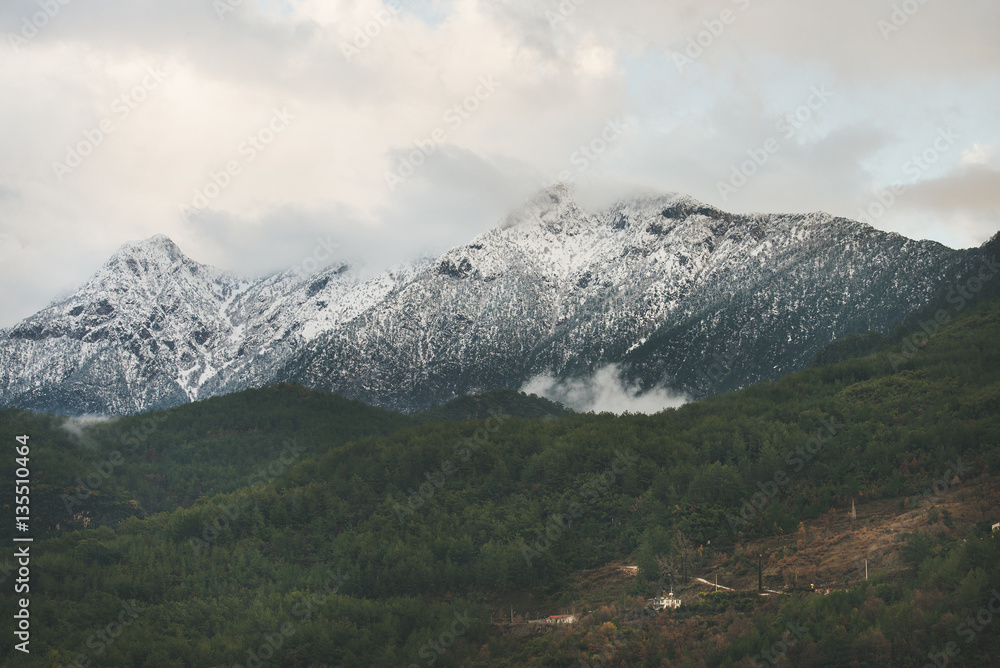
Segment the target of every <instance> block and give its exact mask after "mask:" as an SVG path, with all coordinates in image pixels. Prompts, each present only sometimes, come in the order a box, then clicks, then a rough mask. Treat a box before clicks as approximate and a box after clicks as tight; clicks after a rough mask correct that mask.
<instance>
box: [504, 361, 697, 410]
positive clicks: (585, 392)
mask: <svg viewBox="0 0 1000 668" xmlns="http://www.w3.org/2000/svg"><path fill="white" fill-rule="evenodd" d="M521 391H522V392H525V393H527V394H536V395H538V396H541V397H545V398H546V399H551V400H552V401H558V402H559V403H561V404H563V405H565V406H569V407H570V408H572V409H573V410H575V411H578V412H583V413H586V412H594V413H604V412H608V413H615V414H617V415H621V414H622V413H626V412H628V413H646V414H652V413H658V412H660V411H662V410H664V409H667V408H677V407H678V406H683V405H684V404H686V403H687V402H688V401H690V400H689V399H688V398H687V397H685V396H683V395H679V394H677V393H675V392H673V391H671V390H669V389H667V388H665V387H654V388H653V389H651V390H647V391H645V392H644V391H642V389H641V388H639V387H638V386H637V385H633V384H631V383H629V382H628V381H627V380H625V378H624V376H623V375H622V372H621V368H620V367H619V366H618V365H617V364H609V365H607V366H604V367H601V368H600V369H598V370H597V371H595V372H594V374H593V375H592V376H589V377H583V378H568V379H563V380H559V379H556V378H554V377H552V376H549V375H544V374H543V375H539V376H536V377H535V378H532V379H531V380H529V381H528V382H527V383H525V384H524V386H523V387H522V388H521Z"/></svg>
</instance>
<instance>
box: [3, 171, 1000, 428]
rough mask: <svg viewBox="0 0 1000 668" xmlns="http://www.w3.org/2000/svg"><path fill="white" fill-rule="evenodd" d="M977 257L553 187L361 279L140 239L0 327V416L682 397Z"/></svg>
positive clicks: (814, 344) (897, 299)
mask: <svg viewBox="0 0 1000 668" xmlns="http://www.w3.org/2000/svg"><path fill="white" fill-rule="evenodd" d="M982 253H983V251H982V249H970V250H962V251H956V250H951V249H948V248H946V247H944V246H942V245H940V244H937V243H933V242H927V241H913V240H910V239H906V238H904V237H901V236H899V235H896V234H890V233H885V232H880V231H878V230H875V229H873V228H871V227H869V226H867V225H864V224H862V223H858V222H854V221H850V220H845V219H835V218H832V217H830V216H828V215H826V214H821V213H817V214H808V215H733V214H728V213H725V212H723V211H719V210H717V209H714V208H712V207H709V206H706V205H704V204H701V203H699V202H697V201H695V200H693V199H691V198H688V197H685V196H682V195H663V196H659V197H646V198H637V199H632V200H628V201H621V202H619V203H617V204H615V205H613V206H611V207H610V208H608V209H606V210H603V211H599V212H585V211H583V210H581V208H580V207H579V206H577V205H576V203H575V202H574V201H573V199H572V196H571V194H570V192H569V190H568V189H567V188H566V187H564V186H556V187H553V188H550V189H548V190H546V191H544V192H542V193H540V194H539V195H538V196H536V197H535V198H534V199H533V200H531V201H530V202H528V203H527V204H525V205H524V206H523V207H521V208H520V209H519V210H517V211H516V212H514V213H512V214H511V215H510V216H509V217H508V218H507V219H506V220H505V221H503V222H502V223H501V224H500V225H499V226H497V227H496V228H494V229H492V230H490V231H489V232H486V233H485V234H482V235H480V236H479V237H478V238H476V239H474V240H473V241H472V242H471V243H469V244H467V245H465V246H462V247H459V248H455V249H452V250H451V251H448V252H447V253H445V254H444V255H443V256H441V257H440V258H438V259H437V260H435V261H433V262H419V263H414V264H411V265H405V266H400V267H397V268H395V269H393V270H390V271H389V272H386V273H385V274H382V275H380V276H377V277H375V278H373V279H370V280H362V279H361V278H360V275H359V273H358V272H357V271H355V270H353V269H351V268H350V267H347V266H344V265H335V266H331V267H329V268H327V269H325V270H324V271H322V272H319V273H317V274H315V275H312V276H302V275H297V274H293V273H283V274H278V275H274V276H270V277H267V278H264V279H254V280H251V279H247V278H242V277H239V276H234V275H232V274H228V273H225V272H222V271H219V270H216V269H213V268H211V267H207V266H204V265H200V264H198V263H196V262H194V261H192V260H190V259H188V258H187V257H185V256H184V255H183V254H182V253H181V252H180V250H179V249H178V248H177V247H176V246H175V245H174V244H173V242H171V241H170V240H169V239H167V238H166V237H163V236H157V237H153V238H152V239H148V240H146V241H144V242H140V243H131V244H127V245H125V246H124V247H122V248H121V249H120V250H119V251H118V252H117V253H116V254H115V255H114V256H113V257H112V258H111V259H110V260H109V261H108V262H107V263H106V264H105V265H104V266H103V267H102V268H101V269H100V270H99V271H98V272H97V274H95V276H94V277H93V278H92V279H91V280H90V281H88V283H87V284H86V285H84V286H83V287H82V288H81V289H80V291H79V292H77V293H76V294H75V295H73V296H72V297H70V298H69V299H66V300H64V301H62V302H60V303H58V304H54V305H52V306H50V307H49V308H47V309H45V310H43V311H41V312H39V313H38V314H36V315H34V316H32V317H30V318H28V319H26V320H24V321H22V322H21V323H18V324H17V325H16V326H14V327H12V328H10V329H8V330H4V331H0V405H5V406H18V407H24V408H31V409H36V410H45V411H50V412H57V413H67V414H83V413H96V414H111V415H121V414H128V413H134V412H138V411H143V410H148V409H152V408H161V407H165V406H169V405H176V404H178V403H182V402H186V401H190V400H194V399H198V398H204V397H207V396H212V395H217V394H223V393H228V392H231V391H235V390H240V389H244V388H247V387H254V386H262V385H268V384H272V383H275V382H280V381H295V382H301V383H303V384H306V385H309V386H311V387H314V388H317V389H324V390H332V391H335V392H338V393H340V394H343V395H345V396H348V397H351V398H358V399H361V400H364V401H366V402H368V403H371V404H374V405H379V406H384V407H389V408H394V409H401V410H405V411H412V410H417V409H420V408H424V407H427V406H430V405H432V404H434V403H437V402H441V401H445V400H447V399H450V398H452V397H454V396H457V395H462V394H466V393H469V392H475V391H485V390H492V389H500V388H518V387H521V386H522V385H523V384H524V383H525V382H526V381H527V380H528V379H530V378H532V377H533V376H535V375H538V374H549V375H553V376H556V377H572V376H575V375H580V374H588V373H591V372H593V371H594V370H595V369H596V368H598V367H601V366H603V365H606V364H610V363H614V364H619V365H621V368H622V369H623V371H624V373H625V374H626V375H627V376H628V377H629V380H630V381H632V382H635V383H638V384H639V385H640V386H641V387H645V388H650V387H653V386H667V387H671V388H673V389H676V390H678V391H682V392H685V393H687V394H689V395H691V396H694V397H700V396H704V395H707V394H712V393H716V392H720V391H727V390H732V389H736V388H738V387H741V386H744V385H747V384H750V383H753V382H757V381H760V380H766V379H771V378H776V377H778V376H780V375H782V374H784V373H787V372H789V371H793V370H796V369H799V368H802V367H803V366H805V365H806V364H808V363H809V362H810V361H811V360H812V359H813V358H814V356H815V354H816V352H817V351H818V350H819V349H821V348H822V347H823V346H825V345H826V344H828V343H829V342H830V341H832V340H834V339H835V338H839V337H841V336H843V335H845V334H849V333H854V332H861V331H865V330H868V329H874V330H886V329H889V328H891V327H893V326H895V325H897V324H898V323H899V322H901V321H902V320H903V318H904V317H905V316H906V315H907V314H908V313H910V312H911V311H913V310H915V309H917V308H920V307H921V306H922V305H924V304H926V303H928V302H929V301H930V300H932V299H934V298H935V297H936V296H937V295H938V293H940V292H941V291H943V290H944V291H946V290H947V286H948V285H949V284H950V283H951V282H953V281H954V280H955V278H956V276H957V275H958V274H959V273H961V272H963V271H965V270H967V268H968V267H970V266H972V265H973V264H975V263H977V262H978V261H979V259H980V256H981V255H982Z"/></svg>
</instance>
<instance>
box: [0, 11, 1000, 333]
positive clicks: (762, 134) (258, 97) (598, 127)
mask: <svg viewBox="0 0 1000 668" xmlns="http://www.w3.org/2000/svg"><path fill="white" fill-rule="evenodd" d="M904 5H905V6H904ZM895 6H896V7H897V8H898V9H895V10H894V3H893V2H889V1H887V0H840V1H838V2H793V1H792V0H710V1H708V2H705V1H704V0H702V1H699V2H695V1H690V2H689V1H684V0H680V1H676V2H653V1H652V0H615V1H614V2H610V1H608V0H564V1H563V2H557V1H555V0H552V1H550V2H545V1H544V0H543V1H538V0H531V1H528V0H505V1H496V2H486V1H480V2H477V1H475V0H439V1H438V0H399V2H398V3H396V4H385V3H382V2H379V1H378V0H356V1H350V0H347V1H344V2H336V1H330V0H322V1H321V0H287V1H285V0H37V1H35V0H5V1H4V2H3V3H0V29H2V32H3V43H2V44H0V90H2V91H3V94H2V95H0V127H2V131H0V327H2V326H9V325H11V324H13V323H14V322H16V321H17V320H20V319H21V318H24V317H26V316H28V315H30V314H32V313H34V312H35V311H37V310H38V309H40V308H43V307H44V306H45V305H47V304H48V303H49V302H50V301H51V300H52V299H53V298H55V297H57V296H60V295H65V294H67V293H70V292H72V291H74V290H75V289H76V288H77V287H78V286H79V285H80V284H81V283H82V282H83V281H85V280H86V279H87V277H88V276H90V275H91V274H92V273H93V272H94V271H95V270H96V269H97V267H98V266H100V264H101V263H102V262H104V261H105V260H106V259H107V258H108V257H109V256H110V255H111V253H113V252H114V251H115V249H116V248H118V247H119V246H120V245H121V244H122V243H124V242H126V241H129V240H135V239H142V238H146V237H149V236H151V235H153V234H157V233H163V234H166V235H168V236H170V237H171V238H172V239H174V241H176V242H177V243H178V245H180V247H181V249H182V250H184V252H185V253H187V254H188V255H189V256H191V257H192V258H194V259H196V260H198V261H201V262H205V263H208V264H213V265H216V266H219V267H222V268H226V269H231V270H235V271H239V272H243V273H248V274H259V273H263V272H269V271H273V270H278V269H284V268H289V267H290V266H292V265H294V264H296V263H299V262H301V261H302V260H303V259H305V258H307V257H309V256H310V255H312V254H313V253H314V251H316V249H317V248H320V247H322V246H324V245H325V246H329V245H330V244H339V252H340V253H342V254H343V255H344V257H346V258H348V259H352V260H357V261H363V262H367V263H368V264H369V266H372V267H376V268H377V267H384V266H386V265H387V264H390V263H393V262H396V261H399V260H401V259H404V258H406V257H407V256H410V255H413V254H415V253H428V252H439V251H441V250H443V249H446V248H448V247H450V246H452V245H456V244H460V243H464V242H466V241H468V240H469V239H471V238H472V237H473V236H474V235H476V234H477V233H479V232H481V231H483V230H485V229H487V228H489V227H491V226H492V225H494V224H495V223H496V222H497V221H498V220H499V219H500V218H501V217H502V216H503V215H504V214H505V213H506V212H507V211H508V210H509V209H511V208H512V207H514V206H516V205H517V204H518V203H519V202H520V201H522V200H523V199H525V198H527V197H528V196H530V195H531V194H532V193H533V192H535V191H537V190H538V189H540V188H542V187H544V186H545V185H547V184H550V183H552V182H554V181H556V180H559V179H561V178H562V179H566V178H567V177H568V178H569V179H570V180H572V181H574V182H576V183H577V192H578V197H579V198H580V199H581V200H582V201H584V203H585V204H589V205H593V206H596V205H598V204H600V203H602V202H605V201H607V200H608V199H609V198H612V197H615V196H620V195H622V194H626V193H628V192H630V191H632V190H635V189H642V190H655V191H661V192H675V191H676V192H684V193H687V194H690V195H692V196H694V197H696V198H698V199H700V200H702V201H705V202H708V203H710V204H713V205H715V206H718V207H720V208H723V209H726V210H729V211H734V212H748V211H761V212H809V211H819V210H822V211H827V212H829V213H832V214H834V215H839V216H846V217H850V218H855V219H857V218H861V217H862V214H861V213H860V212H859V211H860V210H861V209H865V210H868V211H869V212H870V213H871V217H870V221H869V222H871V223H872V224H874V225H875V226H877V227H879V228H882V229H886V230H893V231H897V232H899V233H901V234H905V235H907V236H910V237H916V238H928V239H934V240H937V241H940V242H942V243H944V244H946V245H948V246H951V247H956V248H957V247H968V246H974V245H979V244H981V243H983V242H984V241H986V240H987V239H988V238H989V237H991V236H992V235H993V234H994V233H996V231H997V230H998V229H1000V116H998V115H1000V68H998V67H997V63H1000V40H998V39H997V36H998V35H1000V3H997V2H996V0H966V1H963V2H944V1H943V0H925V1H924V2H923V3H921V2H918V0H907V1H906V2H902V3H901V4H898V3H897V4H895ZM894 12H895V13H894ZM907 12H909V13H907ZM421 147H422V148H421ZM582 147H587V151H586V152H584V151H581V148H582ZM754 158H756V163H754V162H747V161H751V160H753V159H754ZM914 158H916V160H914ZM761 163H762V164H761ZM227 170H228V171H227ZM734 170H735V171H734ZM894 185H895V186H897V188H896V190H897V192H896V194H893V195H891V198H890V196H887V195H885V194H883V195H882V198H883V199H884V200H885V201H886V202H888V203H889V206H887V207H884V209H883V208H882V207H881V205H874V206H873V204H874V203H876V202H877V201H878V200H877V199H876V194H875V193H876V192H877V191H879V190H880V189H886V188H891V187H893V186H894Z"/></svg>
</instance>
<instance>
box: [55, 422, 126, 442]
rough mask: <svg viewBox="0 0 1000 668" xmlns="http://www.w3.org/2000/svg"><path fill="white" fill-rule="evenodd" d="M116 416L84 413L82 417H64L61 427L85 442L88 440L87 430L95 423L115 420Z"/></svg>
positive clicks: (76, 438)
mask: <svg viewBox="0 0 1000 668" xmlns="http://www.w3.org/2000/svg"><path fill="white" fill-rule="evenodd" d="M114 419H115V418H109V417H106V416H103V415H84V416H81V417H68V418H64V419H63V421H62V423H61V424H60V425H59V427H60V428H61V429H62V430H63V431H65V432H66V433H67V434H69V435H70V436H72V437H73V438H74V439H75V440H77V441H79V442H83V443H87V442H88V440H89V439H88V436H87V434H86V430H87V429H88V428H90V427H93V426H94V425H98V424H105V423H108V422H113V421H114Z"/></svg>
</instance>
